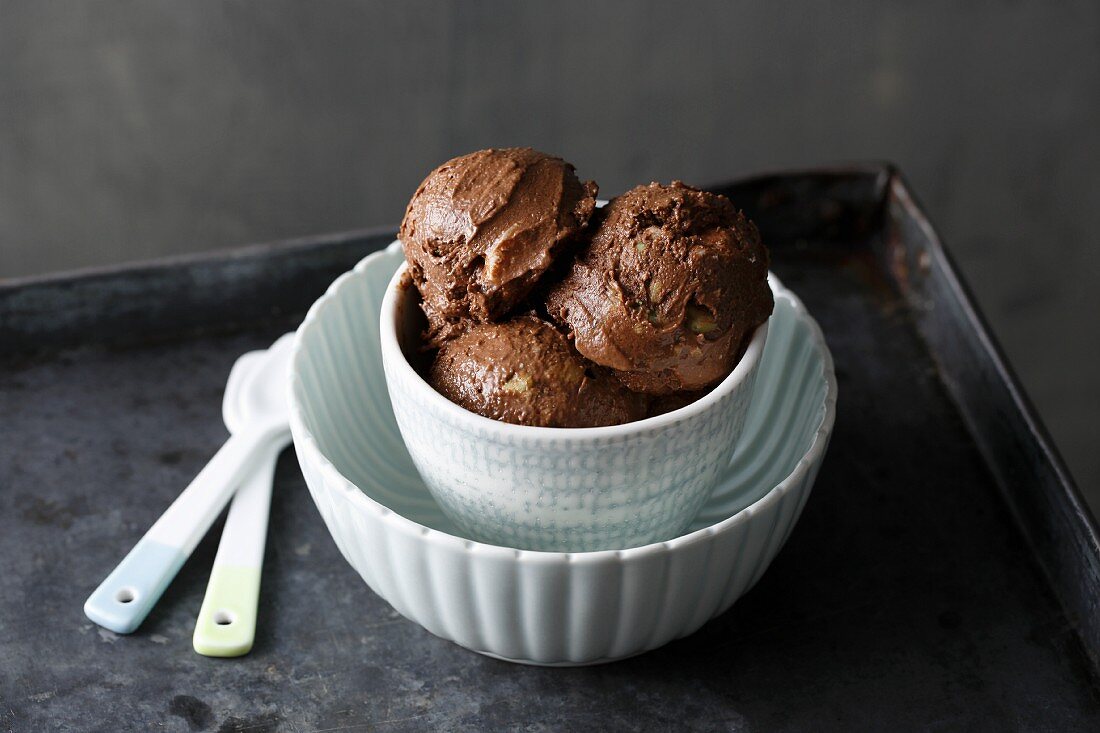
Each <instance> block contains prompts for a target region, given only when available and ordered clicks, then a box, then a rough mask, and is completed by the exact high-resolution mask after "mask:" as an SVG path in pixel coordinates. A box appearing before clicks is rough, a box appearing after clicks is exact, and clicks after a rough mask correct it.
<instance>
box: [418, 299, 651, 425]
mask: <svg viewBox="0 0 1100 733" xmlns="http://www.w3.org/2000/svg"><path fill="white" fill-rule="evenodd" d="M428 381H429V382H430V383H431V385H432V387H434V388H435V389H436V391H437V392H439V393H440V394H442V395H443V396H444V397H446V398H447V399H449V400H451V401H452V402H454V403H456V404H458V405H460V406H462V407H465V408H466V409H467V410H470V411H472V412H476V413H478V414H479V415H483V416H485V417H489V418H493V419H495V420H503V421H504V422H510V423H515V424H517V425H534V426H537V427H556V428H586V427H597V426H601V425H617V424H619V423H626V422H631V421H633V420H638V419H641V418H643V417H645V409H646V406H645V403H644V399H643V398H642V397H641V395H636V394H633V393H631V392H630V391H628V390H627V389H625V388H624V387H623V386H622V385H621V384H619V383H618V382H617V381H616V380H615V379H614V378H612V377H610V376H607V375H606V374H603V373H600V372H597V371H595V370H594V368H593V367H592V366H591V365H589V364H587V363H586V362H585V361H584V360H583V359H582V358H581V357H580V355H579V354H577V352H576V351H574V349H573V347H572V346H570V344H569V341H568V339H566V337H565V336H564V335H562V334H561V333H560V332H559V331H557V330H556V329H555V328H554V327H553V326H551V325H550V324H549V323H547V322H545V321H542V320H540V319H538V318H536V317H534V316H527V315H525V316H518V317H516V318H513V319H511V320H509V321H504V322H503V323H482V324H476V325H473V326H471V327H470V328H469V329H468V330H466V331H465V332H463V333H462V334H460V335H459V336H457V337H455V338H454V339H451V340H449V341H447V342H446V343H444V344H443V345H442V347H440V349H439V352H438V353H437V354H436V357H435V361H434V362H432V366H431V369H430V370H429V374H428Z"/></svg>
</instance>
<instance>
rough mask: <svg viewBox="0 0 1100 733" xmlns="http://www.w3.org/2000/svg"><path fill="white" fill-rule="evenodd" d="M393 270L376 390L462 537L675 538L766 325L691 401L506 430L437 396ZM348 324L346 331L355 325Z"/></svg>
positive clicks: (582, 544)
mask: <svg viewBox="0 0 1100 733" xmlns="http://www.w3.org/2000/svg"><path fill="white" fill-rule="evenodd" d="M404 273H405V268H401V269H399V270H398V271H397V273H396V274H395V275H394V277H393V279H392V280H391V281H390V286H389V288H388V290H387V293H386V296H385V297H384V298H383V301H382V312H381V318H380V339H381V348H382V365H383V368H384V369H385V374H386V387H387V389H388V390H389V396H390V402H391V404H392V405H393V411H394V414H395V416H396V417H397V425H398V427H399V428H400V430H401V437H402V438H403V439H404V442H405V447H406V448H407V449H408V451H409V455H410V456H412V460H413V463H414V464H415V465H416V468H417V470H418V471H419V473H420V476H421V478H423V479H424V483H425V484H427V486H428V489H429V491H431V493H432V496H433V497H435V500H436V501H437V502H438V503H439V506H440V507H441V508H442V509H443V511H444V513H445V514H447V516H448V517H450V518H451V520H452V521H454V523H455V524H456V525H457V526H458V527H459V528H460V529H461V530H462V532H463V534H465V535H468V536H470V537H472V538H474V539H477V540H480V541H482V542H488V543H491V544H495V545H506V546H508V547H517V548H520V549H524V550H550V551H559V552H585V551H592V550H621V549H625V548H628V547H637V546H638V545H645V544H649V543H651V542H658V541H660V540H667V539H671V538H672V537H676V536H677V535H679V534H681V533H682V532H683V531H684V530H685V529H686V528H687V526H688V524H689V523H690V522H691V520H692V519H694V518H695V515H696V514H698V513H699V509H700V508H701V507H702V505H703V502H704V501H706V499H707V497H708V496H710V493H711V490H712V489H713V488H714V484H715V480H716V479H717V477H718V475H719V473H720V472H721V470H722V469H723V467H724V466H725V465H726V464H727V463H728V462H729V450H730V446H734V445H736V444H737V441H738V440H739V439H740V437H741V431H742V429H743V427H744V425H745V418H746V415H747V413H748V409H749V403H750V402H751V400H752V393H753V383H754V382H755V380H756V371H757V367H758V366H759V364H760V358H761V356H762V355H763V351H764V345H765V343H766V339H767V333H768V326H767V324H766V323H765V324H764V325H762V326H760V327H759V328H758V329H756V331H755V332H754V334H753V336H752V339H751V340H750V342H749V344H748V347H747V348H746V350H745V354H744V356H742V357H741V361H740V362H739V363H738V364H737V367H736V368H735V369H734V370H733V372H732V373H731V374H730V375H729V376H727V377H726V378H725V379H724V380H723V381H722V382H721V383H720V384H719V385H718V386H716V387H715V388H714V389H713V390H711V391H710V392H709V393H708V394H707V395H706V396H704V397H703V398H702V399H699V400H697V401H696V402H694V403H692V404H691V405H689V406H687V407H685V408H683V409H680V410H676V411H675V412H674V413H669V414H665V415H660V416H657V417H653V418H650V419H648V420H639V421H637V422H632V423H627V424H624V425H614V426H609V427H601V428H585V429H561V428H534V427H529V426H521V425H511V424H508V423H504V422H500V421H498V420H490V419H488V418H485V417H482V416H481V415H477V414H475V413H473V412H470V411H468V410H465V409H463V408H461V407H459V406H458V405H455V404H454V403H452V402H450V401H449V400H447V399H446V398H445V397H443V396H442V395H440V394H439V393H438V392H436V391H435V390H434V389H432V387H431V386H430V385H429V384H428V383H427V382H425V381H424V379H423V378H422V377H421V376H420V374H418V373H417V372H416V371H415V370H414V369H413V368H412V367H411V366H410V365H409V362H408V360H407V359H406V358H405V353H403V352H402V349H401V347H400V346H399V341H400V338H401V336H402V335H404V336H405V337H406V338H407V339H409V341H410V343H411V349H412V353H416V352H417V349H418V348H419V345H420V338H419V331H420V325H421V319H420V318H419V311H418V308H417V306H416V300H415V298H414V296H415V295H416V290H415V288H409V287H402V286H400V285H399V283H400V282H401V281H402V280H403V279H404ZM356 328H357V326H356V324H354V323H352V324H349V325H348V327H347V329H346V330H355V329H356Z"/></svg>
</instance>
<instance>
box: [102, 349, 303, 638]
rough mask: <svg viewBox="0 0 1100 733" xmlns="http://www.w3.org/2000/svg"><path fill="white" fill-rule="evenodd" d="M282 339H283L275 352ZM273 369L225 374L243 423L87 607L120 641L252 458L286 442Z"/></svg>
mask: <svg viewBox="0 0 1100 733" xmlns="http://www.w3.org/2000/svg"><path fill="white" fill-rule="evenodd" d="M286 340H287V337H286V336H284V337H283V338H281V339H279V341H278V342H276V345H278V344H279V343H281V342H284V341H286ZM273 348H274V347H273ZM274 366H275V368H274V369H271V368H266V369H263V370H257V371H256V373H255V374H252V375H250V378H249V379H247V380H245V379H241V378H240V374H238V378H237V379H236V380H235V379H234V378H233V373H232V372H231V373H230V380H229V383H228V384H227V385H226V395H225V398H224V399H225V400H239V404H240V405H241V406H242V408H243V410H242V417H243V418H244V421H243V424H242V427H241V430H240V431H239V432H236V433H233V434H232V435H230V436H229V440H227V441H226V442H225V445H223V446H222V447H221V449H220V450H219V451H218V452H217V453H216V454H215V455H214V457H213V458H212V459H211V460H210V462H209V463H207V464H206V467H205V468H203V469H202V471H200V472H199V475H198V476H196V477H195V479H194V480H193V481H192V482H191V483H190V485H188V487H187V488H186V489H184V490H183V493H181V494H180V495H179V497H178V498H177V499H176V500H175V501H174V502H172V505H171V506H169V507H168V509H167V510H166V511H165V512H164V514H162V515H161V517H160V519H158V520H157V521H156V523H155V524H153V526H152V527H150V528H149V531H148V532H146V533H145V536H144V537H142V538H141V539H140V540H139V541H138V543H137V544H136V545H135V546H134V549H132V550H130V553H129V554H128V555H126V557H125V558H123V560H122V562H120V563H119V564H118V567H116V568H115V569H114V570H113V571H112V572H111V574H110V575H108V576H107V579H106V580H104V581H103V582H102V583H101V584H100V585H99V587H98V588H96V589H95V591H94V592H93V593H92V595H91V596H89V598H88V600H87V601H85V603H84V613H85V614H87V616H88V618H90V619H91V620H92V621H94V622H96V623H97V624H99V625H100V626H104V627H106V628H108V629H110V630H111V631H114V632H117V633H119V634H129V633H131V632H133V631H134V630H135V629H137V627H138V626H140V625H141V622H142V621H144V620H145V617H146V616H148V615H149V611H150V610H152V608H153V605H154V604H155V603H156V602H157V600H158V599H159V598H160V596H161V594H162V593H163V592H164V589H165V588H166V587H168V584H169V583H170V582H171V581H172V578H174V577H175V576H176V573H177V572H179V569H180V567H181V566H182V565H183V563H184V561H185V560H186V559H187V558H188V557H189V556H190V555H191V552H192V551H193V550H194V549H195V545H197V544H198V542H199V540H200V539H202V536H203V535H204V534H206V531H207V530H208V529H209V528H210V525H211V524H212V523H213V522H214V519H215V518H216V517H217V516H218V514H219V513H220V512H221V510H222V508H223V507H224V506H225V504H226V502H227V501H229V497H230V496H231V495H232V493H233V491H234V490H235V489H236V488H237V487H238V486H239V485H240V484H241V481H242V480H243V479H244V477H245V476H246V475H247V474H248V473H249V472H250V470H251V469H252V468H253V467H254V466H255V465H256V461H257V459H260V458H262V457H263V455H265V453H264V451H265V450H268V449H269V446H270V445H271V444H273V443H275V442H277V441H280V440H284V441H285V439H286V438H285V435H286V433H287V430H288V428H287V418H286V401H285V399H284V397H283V395H282V387H283V380H284V378H285V374H284V373H283V372H281V371H279V368H278V365H277V364H276V365H274ZM276 383H277V384H278V387H277V388H275V389H273V388H272V386H271V385H272V384H276ZM238 390H239V392H238Z"/></svg>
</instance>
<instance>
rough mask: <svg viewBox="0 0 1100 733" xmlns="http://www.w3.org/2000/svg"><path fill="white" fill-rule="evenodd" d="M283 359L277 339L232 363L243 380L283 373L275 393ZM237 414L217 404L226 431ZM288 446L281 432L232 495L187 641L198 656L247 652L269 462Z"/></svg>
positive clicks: (235, 407) (286, 354)
mask: <svg viewBox="0 0 1100 733" xmlns="http://www.w3.org/2000/svg"><path fill="white" fill-rule="evenodd" d="M289 359H290V341H289V340H288V341H283V340H280V341H278V342H276V344H275V345H274V346H272V347H271V348H270V349H268V350H267V351H260V352H252V353H249V354H245V355H244V356H242V357H241V358H240V359H239V360H238V364H241V367H242V369H244V370H248V371H247V372H246V376H245V379H247V378H248V376H247V374H250V373H253V372H256V371H261V372H263V373H264V374H268V375H273V376H274V375H277V374H281V375H283V376H282V380H281V381H277V382H276V383H273V384H272V385H271V386H272V388H274V389H280V390H281V389H284V388H285V383H286V380H285V373H286V371H287V367H288V365H289ZM274 397H275V396H274V395H273V398H274ZM243 411H244V410H243V409H242V407H241V405H240V404H238V403H236V402H233V401H231V400H225V402H224V403H223V405H222V415H223V417H224V419H225V425H226V427H227V428H229V431H230V432H231V433H235V432H237V431H238V430H241V429H242V426H243V424H244V419H243V417H242V413H243ZM289 442H290V434H289V433H287V434H286V435H285V436H284V439H283V440H280V441H277V442H274V443H271V444H270V445H269V446H268V447H267V448H266V449H265V452H264V455H263V457H262V458H261V459H260V460H259V462H258V463H257V464H256V468H255V470H254V471H253V473H251V474H250V475H249V476H248V477H247V478H245V480H244V482H243V483H242V484H241V487H240V488H239V489H237V493H236V494H234V495H233V503H232V504H230V505H229V514H228V515H227V516H226V519H225V527H223V528H222V537H221V543H220V544H219V545H218V554H217V556H216V557H215V558H214V567H213V569H212V570H211V572H210V582H209V584H208V585H207V586H206V597H205V598H204V599H203V602H202V608H201V610H200V611H199V617H198V621H197V622H196V624H195V635H194V637H193V640H192V643H193V645H194V647H195V651H196V652H198V653H199V654H203V655H205V656H208V657H238V656H241V655H242V654H247V653H248V652H249V651H251V649H252V643H253V641H254V640H255V638H256V610H257V607H258V605H259V600H260V575H261V572H262V570H263V562H264V546H265V544H266V540H267V520H268V514H269V512H270V509H271V488H272V481H273V479H274V475H275V463H276V461H277V460H278V458H279V453H281V452H282V450H283V448H285V447H286V445H287V443H289Z"/></svg>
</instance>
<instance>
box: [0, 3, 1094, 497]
mask: <svg viewBox="0 0 1100 733" xmlns="http://www.w3.org/2000/svg"><path fill="white" fill-rule="evenodd" d="M1098 90H1100V5H1097V4H1096V3H1092V2H1086V1H1083V0H1080V1H1077V2H1060V3H1044V2H1039V1H1038V0H1029V1H1027V2H973V3H966V4H960V3H912V2H872V1H870V0H861V1H859V2H850V3H785V2H780V3H758V4H754V5H751V6H750V5H747V4H738V3H723V4H718V3H700V4H679V3H667V2H645V3H625V2H616V3H545V4H542V3H540V4H522V5H521V4H519V3H504V2H500V3H472V2H471V3H458V2H447V3H428V2H411V3H410V2H406V3H392V4H390V5H387V6H383V5H381V4H379V3H366V2H359V3H352V2H320V3H301V2H289V1H284V2H264V3H259V2H222V1H220V0H219V1H218V2H214V1H212V0H205V1H202V2H186V3H181V2H168V1H167V0H165V1H163V2H121V1H119V0H109V1H104V2H88V3H64V4H62V3H57V4H55V3H42V2H34V1H30V0H28V1H27V2H9V1H3V0H0V278H4V277H18V276H22V275H29V274H34V273H42V272H48V271H53V270H60V269H70V268H75V267H84V266H89V265H99V264H105V263H113V262H120V261H126V260H134V259H144V258H150V257H158V256H162V255H166V254H174V253H180V252H192V251H199V250H210V249H216V248H222V247H232V246H236V245H240V244H245V243H250V242H257V241H263V240H272V239H280V238H285V237H296V236H303V235H309V234H315V233H319V232H326V231H333V230H340V229H352V228H359V227H363V226H368V225H376V224H389V225H395V224H396V223H397V221H398V220H399V219H400V216H401V214H402V210H403V205H404V202H405V201H406V200H407V198H408V196H409V195H410V194H411V192H412V191H413V189H414V188H415V186H416V184H417V183H418V182H419V180H420V179H421V178H422V177H423V175H424V174H425V173H426V172H427V171H428V170H429V169H430V168H431V167H433V166H434V165H436V164H438V163H440V162H442V161H443V160H445V159H447V158H449V157H451V156H453V155H455V154H458V153H462V152H466V151H469V150H472V149H476V148H479V147H485V146H492V145H495V146H502V145H520V144H528V145H533V146H535V147H538V148H541V149H544V150H547V151H550V152H554V153H557V154H559V155H562V156H564V157H566V158H567V159H569V160H571V161H572V162H574V163H575V164H576V166H577V168H578V171H579V172H580V174H581V175H582V176H586V177H591V178H595V179H596V180H598V181H599V183H600V184H601V188H602V190H603V192H604V193H605V194H609V195H613V194H615V193H618V192H620V191H622V190H624V189H626V188H628V187H630V186H631V185H633V184H635V183H638V182H647V181H649V180H651V179H660V180H668V179H670V178H673V177H677V178H682V179H684V180H686V181H688V182H695V183H706V182H708V181H714V180H717V179H723V178H728V177H731V176H736V175H740V174H743V173H748V172H753V171H757V170H760V169H770V168H783V167H801V166H809V165H818V164H828V163H833V162H839V161H847V160H867V159H890V160H893V161H896V162H897V163H899V164H900V165H901V167H902V169H903V170H904V171H905V172H906V173H907V174H908V176H909V178H910V179H911V181H912V182H913V184H914V186H915V188H916V189H917V191H918V192H919V193H920V194H921V195H922V198H923V202H924V203H925V204H926V206H927V207H928V209H929V210H930V212H931V215H932V217H933V219H934V220H935V221H936V222H937V224H938V225H939V228H940V230H941V233H942V234H943V235H944V237H945V239H946V241H947V244H948V246H949V247H950V248H951V249H952V250H953V251H954V253H955V255H956V257H957V258H958V259H959V260H960V263H961V266H962V269H963V271H964V272H965V273H966V275H967V277H968V278H969V281H970V283H971V285H972V286H973V287H974V289H975V291H976V292H977V295H978V299H979V301H980V302H981V304H982V306H983V307H984V309H985V311H986V313H987V315H988V316H989V317H990V319H991V320H992V322H993V326H994V330H995V332H996V333H997V335H998V336H999V337H1000V339H1001V340H1002V342H1003V344H1004V345H1005V347H1006V349H1007V351H1008V353H1009V355H1010V357H1011V360H1012V362H1013V363H1014V364H1015V366H1016V367H1017V369H1018V370H1019V372H1020V373H1021V376H1022V377H1023V380H1024V382H1025V384H1026V386H1027V388H1028V389H1029V391H1030V393H1031V395H1032V397H1033V398H1034V399H1035V401H1036V402H1037V403H1038V405H1039V408H1040V410H1041V412H1042V413H1043V415H1044V417H1045V419H1046V420H1047V422H1048V424H1049V426H1050V427H1051V429H1052V431H1053V433H1054V435H1055V438H1056V440H1057V442H1058V444H1059V446H1060V447H1061V449H1062V450H1063V452H1064V453H1065V454H1066V456H1067V458H1068V459H1069V463H1070V465H1071V468H1072V469H1073V471H1074V472H1075V474H1076V475H1077V477H1078V480H1079V481H1080V483H1081V485H1082V488H1083V489H1084V490H1085V492H1086V494H1087V495H1089V497H1090V499H1091V501H1092V503H1093V506H1094V507H1097V506H1100V451H1098V450H1096V449H1095V448H1094V446H1093V443H1094V441H1095V439H1094V437H1093V436H1094V434H1095V431H1094V430H1093V421H1094V416H1093V413H1094V412H1095V411H1096V408H1097V406H1098V405H1100V380H1097V379H1096V377H1095V375H1096V374H1097V373H1098V371H1100V334H1098V329H1097V328H1096V326H1095V314H1096V313H1098V312H1100V295H1098V293H1097V290H1096V288H1097V286H1098V285H1100V276H1098V273H1100V247H1098V246H1097V242H1096V234H1095V233H1096V232H1097V230H1098V228H1100V193H1098V190H1100V173H1098V171H1097V162H1098V161H1100V92H1098Z"/></svg>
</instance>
